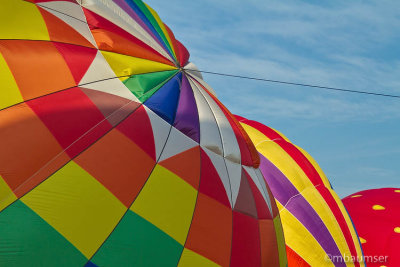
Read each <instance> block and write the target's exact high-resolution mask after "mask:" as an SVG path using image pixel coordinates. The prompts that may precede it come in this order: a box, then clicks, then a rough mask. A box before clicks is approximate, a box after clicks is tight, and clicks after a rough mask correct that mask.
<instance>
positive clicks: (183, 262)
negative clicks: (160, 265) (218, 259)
mask: <svg viewBox="0 0 400 267" xmlns="http://www.w3.org/2000/svg"><path fill="white" fill-rule="evenodd" d="M178 266H179V267H203V266H221V265H219V264H217V263H215V262H213V261H211V260H209V259H207V258H205V257H203V256H201V255H199V254H197V253H195V252H193V251H191V250H190V249H187V248H185V249H184V250H183V252H182V256H181V259H180V261H179V264H178Z"/></svg>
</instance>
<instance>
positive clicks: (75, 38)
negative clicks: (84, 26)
mask: <svg viewBox="0 0 400 267" xmlns="http://www.w3.org/2000/svg"><path fill="white" fill-rule="evenodd" d="M39 10H40V13H42V16H43V19H44V20H45V22H46V25H47V30H48V32H49V36H50V39H51V40H52V41H56V42H62V43H70V44H76V45H82V46H87V47H91V48H95V46H94V45H93V44H91V43H90V42H89V41H88V40H87V39H86V38H85V37H83V36H82V35H81V34H80V33H79V32H77V31H76V30H75V29H73V28H72V27H71V26H70V25H68V24H67V23H65V22H64V21H63V20H61V19H59V18H58V17H57V16H55V15H53V14H52V13H50V12H49V10H48V9H47V8H39ZM80 23H82V22H80Z"/></svg>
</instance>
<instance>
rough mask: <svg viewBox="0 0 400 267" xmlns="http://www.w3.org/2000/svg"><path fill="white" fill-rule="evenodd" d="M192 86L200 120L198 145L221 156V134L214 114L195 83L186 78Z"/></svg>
mask: <svg viewBox="0 0 400 267" xmlns="http://www.w3.org/2000/svg"><path fill="white" fill-rule="evenodd" d="M188 80H189V83H190V85H191V87H192V90H193V93H194V97H195V100H196V104H197V109H198V111H199V121H200V145H201V146H202V147H206V148H208V149H209V150H211V151H213V152H214V153H217V154H218V155H221V156H223V147H222V142H221V134H220V132H219V128H218V125H217V122H216V120H215V117H214V114H213V112H212V110H211V108H210V106H209V105H208V103H207V101H206V99H205V98H204V97H203V95H202V94H201V93H200V91H199V90H198V88H197V85H195V84H194V83H193V81H192V80H191V79H188Z"/></svg>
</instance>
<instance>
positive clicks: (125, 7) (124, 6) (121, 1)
mask: <svg viewBox="0 0 400 267" xmlns="http://www.w3.org/2000/svg"><path fill="white" fill-rule="evenodd" d="M114 2H115V3H116V4H117V5H118V6H119V7H120V8H121V9H123V10H124V11H125V12H126V13H128V14H129V15H130V16H131V17H132V19H133V20H135V21H136V22H137V23H139V25H140V26H141V27H142V28H143V29H144V30H145V31H146V32H147V33H148V34H150V35H151V37H152V38H153V39H154V40H155V41H156V42H157V43H158V44H159V45H160V46H161V47H163V45H162V44H161V42H160V41H159V40H158V38H157V37H156V36H155V35H154V33H153V32H152V31H151V30H150V29H149V27H147V25H146V24H145V23H144V22H143V21H142V20H141V19H140V18H139V16H138V15H137V14H136V13H135V12H134V11H133V10H132V9H131V7H130V6H129V5H128V4H127V3H126V2H125V0H114Z"/></svg>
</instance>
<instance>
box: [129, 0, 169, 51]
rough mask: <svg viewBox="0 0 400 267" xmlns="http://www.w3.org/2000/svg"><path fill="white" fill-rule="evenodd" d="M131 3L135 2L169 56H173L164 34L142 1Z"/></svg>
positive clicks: (136, 0)
mask: <svg viewBox="0 0 400 267" xmlns="http://www.w3.org/2000/svg"><path fill="white" fill-rule="evenodd" d="M133 2H135V4H136V5H137V6H138V7H139V8H140V10H141V11H142V12H143V14H144V15H145V16H146V18H147V19H148V20H149V21H150V23H151V25H153V27H154V29H155V30H156V31H157V33H158V35H159V36H160V37H161V39H162V40H163V41H164V44H165V45H166V46H167V48H168V50H169V51H170V53H171V55H172V56H174V52H173V50H172V47H171V46H170V45H169V42H168V39H167V37H166V36H165V35H164V32H163V31H162V29H161V28H160V25H158V23H157V20H156V19H155V18H154V17H153V15H152V14H151V12H150V11H149V10H148V9H147V7H146V5H145V4H144V3H143V1H142V0H133Z"/></svg>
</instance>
